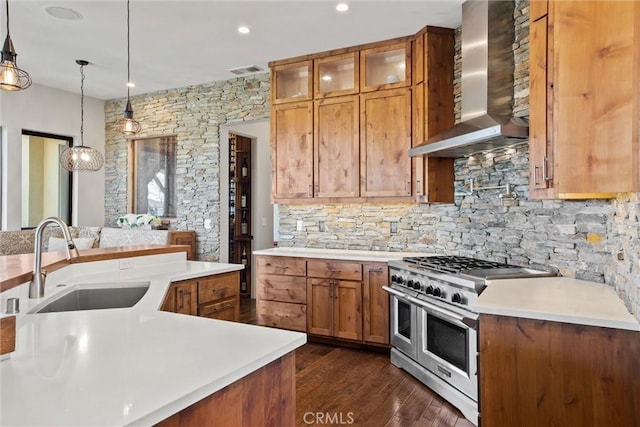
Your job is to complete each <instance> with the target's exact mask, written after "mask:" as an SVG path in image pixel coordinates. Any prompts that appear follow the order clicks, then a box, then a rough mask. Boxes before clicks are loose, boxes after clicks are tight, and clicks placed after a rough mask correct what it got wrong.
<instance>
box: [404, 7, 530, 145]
mask: <svg viewBox="0 0 640 427" xmlns="http://www.w3.org/2000/svg"><path fill="white" fill-rule="evenodd" d="M514 7H515V2H513V1H504V0H467V1H466V2H464V3H463V4H462V77H461V79H462V104H461V121H460V123H458V124H457V125H455V126H454V127H452V128H451V129H449V130H447V131H445V132H443V133H440V134H438V135H436V136H434V137H432V138H429V139H428V140H427V141H425V142H424V143H422V144H420V145H418V146H416V147H414V148H412V149H410V150H409V156H411V157H417V156H430V157H464V156H468V155H471V154H474V153H477V152H480V151H487V150H493V149H496V148H500V147H507V146H509V145H512V144H514V143H517V142H522V140H524V139H527V138H528V137H529V128H528V124H527V122H526V121H525V120H524V119H522V118H518V117H513V98H514V89H513V74H514V70H515V67H514V57H513V42H514V34H515V28H514V22H513V12H514Z"/></svg>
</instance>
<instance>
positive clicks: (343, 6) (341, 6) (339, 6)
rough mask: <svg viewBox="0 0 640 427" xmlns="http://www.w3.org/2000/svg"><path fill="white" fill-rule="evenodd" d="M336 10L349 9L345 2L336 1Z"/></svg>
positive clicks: (343, 10)
mask: <svg viewBox="0 0 640 427" xmlns="http://www.w3.org/2000/svg"><path fill="white" fill-rule="evenodd" d="M336 10H337V11H338V12H346V11H347V10H349V5H348V4H346V3H338V4H337V5H336Z"/></svg>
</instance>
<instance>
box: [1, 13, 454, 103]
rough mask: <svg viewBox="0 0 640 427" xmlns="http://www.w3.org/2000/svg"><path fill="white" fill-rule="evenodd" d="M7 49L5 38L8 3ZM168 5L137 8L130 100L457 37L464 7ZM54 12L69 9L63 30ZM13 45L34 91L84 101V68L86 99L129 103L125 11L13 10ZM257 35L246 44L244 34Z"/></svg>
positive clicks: (247, 38)
mask: <svg viewBox="0 0 640 427" xmlns="http://www.w3.org/2000/svg"><path fill="white" fill-rule="evenodd" d="M2 3H3V5H2V6H3V7H2V13H1V17H2V18H1V24H2V25H1V30H0V34H1V37H2V40H4V37H5V36H6V14H5V7H4V1H3V2H2ZM336 3H337V1H336V0H322V1H311V0H296V1H291V0H290V1H266V0H258V1H245V0H233V1H221V0H200V1H178V0H174V1H161V0H131V5H130V7H131V78H132V80H133V81H134V82H135V83H136V87H135V88H133V89H132V90H131V94H132V96H135V95H136V94H141V93H147V92H152V91H156V90H161V89H170V88H175V87H184V86H188V85H193V84H201V83H206V82H212V81H217V80H226V79H229V78H232V77H234V75H233V74H231V73H230V72H228V71H227V70H228V69H229V68H236V67H241V66H246V65H259V66H261V67H263V68H264V69H265V70H268V68H267V63H268V62H269V61H272V60H277V59H284V58H290V57H294V56H298V55H304V54H309V53H314V52H320V51H325V50H330V49H337V48H342V47H347V46H354V45H358V44H362V43H369V42H375V41H380V40H385V39H389V38H394V37H400V36H406V35H410V34H414V33H415V32H417V31H418V30H420V29H421V28H422V27H424V26H425V25H434V26H441V27H448V28H455V27H457V26H459V25H460V22H461V3H462V0H439V1H438V0H427V1H424V0H423V1H416V0H413V1H401V0H387V1H380V0H378V1H365V0H349V1H348V3H349V5H350V9H349V11H348V12H346V13H342V14H341V13H338V12H336V10H335V5H336ZM49 6H62V7H66V8H71V9H73V10H75V11H77V12H79V13H80V14H81V15H82V19H80V20H75V21H71V20H62V19H59V18H55V17H53V16H51V15H49V14H47V13H46V12H45V8H47V7H49ZM9 13H10V25H11V27H10V30H11V38H12V40H13V42H14V45H15V48H16V51H17V53H18V58H17V62H18V66H20V67H21V68H22V69H24V70H25V71H27V72H28V73H29V74H30V75H31V78H32V79H33V81H34V83H37V84H40V85H44V86H51V87H55V88H59V89H62V90H66V91H71V92H76V93H79V92H80V72H79V66H78V65H77V64H76V63H75V60H76V59H86V60H87V61H89V62H90V63H91V64H90V65H89V66H87V67H85V75H86V80H85V94H86V95H87V96H92V97H96V98H100V99H113V98H121V97H124V96H126V91H127V89H126V86H125V83H126V79H127V63H126V59H127V56H126V48H127V44H126V28H127V27H126V1H124V0H72V1H57V0H48V1H40V0H10V2H9ZM241 24H243V25H247V26H248V27H250V28H251V33H250V34H248V35H241V34H239V33H238V32H237V31H236V28H237V27H238V26H239V25H241Z"/></svg>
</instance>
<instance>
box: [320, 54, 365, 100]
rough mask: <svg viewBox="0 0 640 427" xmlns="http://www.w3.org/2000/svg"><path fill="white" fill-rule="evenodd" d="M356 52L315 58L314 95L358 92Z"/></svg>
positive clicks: (358, 74)
mask: <svg viewBox="0 0 640 427" xmlns="http://www.w3.org/2000/svg"><path fill="white" fill-rule="evenodd" d="M359 69H360V67H359V63H358V52H351V53H346V54H343V55H334V56H329V57H326V58H319V59H316V60H315V76H314V82H315V96H316V98H323V97H325V96H336V95H351V94H355V93H358V91H359V90H360V87H359V86H360V85H359V78H360V73H359Z"/></svg>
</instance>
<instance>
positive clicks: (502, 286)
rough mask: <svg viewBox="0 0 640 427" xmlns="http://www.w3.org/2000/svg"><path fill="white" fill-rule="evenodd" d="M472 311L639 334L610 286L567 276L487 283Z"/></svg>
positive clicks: (635, 322) (634, 323) (635, 324)
mask: <svg viewBox="0 0 640 427" xmlns="http://www.w3.org/2000/svg"><path fill="white" fill-rule="evenodd" d="M473 308H474V309H475V310H476V311H478V312H479V313H481V314H495V315H500V316H512V317H523V318H527V319H536V320H550V321H554V322H563V323H573V324H577V325H589V326H599V327H604V328H616V329H628V330H632V331H640V324H638V321H637V320H636V319H635V318H634V317H633V316H632V315H631V313H629V311H628V310H627V308H626V307H625V305H624V303H623V302H622V300H621V299H620V298H619V297H618V295H617V294H616V292H615V291H614V289H613V288H611V286H608V285H605V284H603V283H596V282H590V281H586V280H578V279H573V278H569V277H545V278H526V279H507V280H491V281H489V282H488V284H487V288H486V289H485V290H484V291H482V294H480V296H479V297H478V300H477V301H476V303H475V304H474V307H473Z"/></svg>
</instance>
